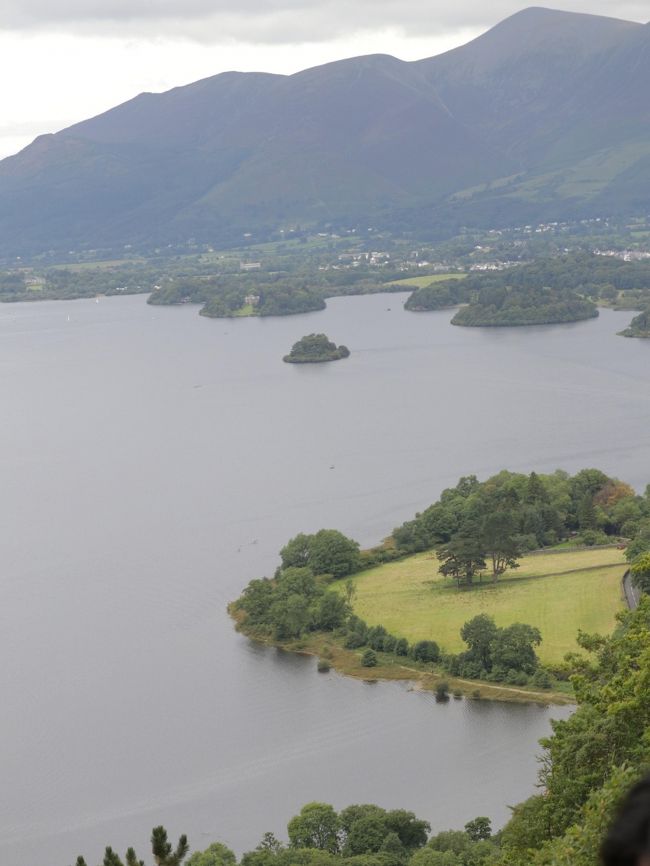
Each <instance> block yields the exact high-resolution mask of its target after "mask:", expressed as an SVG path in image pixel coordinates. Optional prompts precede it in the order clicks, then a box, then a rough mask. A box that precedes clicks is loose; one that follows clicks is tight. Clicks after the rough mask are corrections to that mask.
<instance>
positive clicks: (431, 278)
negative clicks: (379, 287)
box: [390, 274, 467, 289]
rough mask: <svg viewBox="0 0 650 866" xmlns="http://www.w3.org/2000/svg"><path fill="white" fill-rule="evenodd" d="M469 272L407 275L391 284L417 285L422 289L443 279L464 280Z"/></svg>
mask: <svg viewBox="0 0 650 866" xmlns="http://www.w3.org/2000/svg"><path fill="white" fill-rule="evenodd" d="M466 276H467V274H429V275H428V276H427V277H407V278H406V279H404V280H394V281H393V282H392V283H391V284H390V285H391V286H415V287H416V288H417V289H422V288H424V286H430V285H431V284H432V283H441V282H442V281H443V280H464V279H465V277H466Z"/></svg>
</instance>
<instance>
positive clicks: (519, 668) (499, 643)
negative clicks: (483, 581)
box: [446, 614, 541, 685]
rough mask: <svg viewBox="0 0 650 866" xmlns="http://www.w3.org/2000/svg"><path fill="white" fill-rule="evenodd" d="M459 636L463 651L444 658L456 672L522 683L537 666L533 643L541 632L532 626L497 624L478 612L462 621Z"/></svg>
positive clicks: (526, 680) (460, 674)
mask: <svg viewBox="0 0 650 866" xmlns="http://www.w3.org/2000/svg"><path fill="white" fill-rule="evenodd" d="M460 636H461V637H462V639H463V640H464V641H465V643H466V644H467V646H468V649H467V651H466V652H464V653H461V654H460V655H458V656H450V657H448V658H447V659H446V665H447V668H448V670H449V672H450V673H452V674H454V675H456V676H462V677H467V678H470V679H478V678H486V679H489V680H493V681H495V682H506V683H509V684H511V685H525V684H526V683H527V682H528V677H529V676H531V675H532V674H534V673H535V671H536V670H537V668H538V665H539V661H538V658H537V655H536V654H535V647H536V646H538V645H539V644H540V643H541V635H540V633H539V630H538V629H536V628H534V627H533V626H530V625H524V624H523V623H514V624H513V625H510V626H506V627H505V628H497V626H496V624H495V622H494V620H493V619H492V617H490V616H488V615H487V614H479V615H478V616H475V617H474V618H473V619H471V620H468V622H466V623H465V624H464V625H463V627H462V629H461V631H460Z"/></svg>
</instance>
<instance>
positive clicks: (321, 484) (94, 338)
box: [0, 295, 650, 866]
mask: <svg viewBox="0 0 650 866" xmlns="http://www.w3.org/2000/svg"><path fill="white" fill-rule="evenodd" d="M403 300H404V296H396V295H393V296H374V297H363V298H348V299H337V300H333V301H330V302H329V304H328V309H327V310H326V311H325V312H322V313H314V314H309V315H305V316H296V317H291V318H281V319H271V320H264V321H262V320H240V321H219V320H208V319H203V318H200V317H199V316H198V315H197V310H196V308H193V307H183V308H178V309H166V308H155V307H150V306H147V305H146V303H145V298H144V297H132V298H119V299H110V300H109V299H107V300H102V301H101V302H100V303H99V304H97V303H95V302H94V301H76V302H65V303H64V302H59V303H49V302H47V303H42V304H34V305H24V304H23V305H15V306H2V307H0V373H1V375H0V388H1V405H2V409H3V423H2V425H1V427H0V465H1V476H0V477H1V481H2V506H3V542H2V551H3V556H2V569H1V574H0V592H1V596H0V658H1V659H2V663H1V664H0V694H2V712H1V714H0V772H1V778H2V786H1V789H0V862H1V863H2V864H3V866H4V864H6V866H34V864H35V863H36V862H40V861H41V860H42V855H43V852H44V851H47V852H48V863H51V864H52V866H55V864H56V863H59V864H60V866H68V864H70V863H72V862H73V861H74V858H75V857H76V855H77V854H78V853H84V854H85V855H86V856H87V857H88V862H89V863H94V862H96V861H98V860H99V859H100V857H101V852H102V851H103V846H104V845H105V844H106V843H111V844H113V845H114V846H116V847H117V848H118V849H119V850H123V849H124V848H126V846H127V845H128V844H136V845H138V846H139V848H140V849H141V856H144V852H146V851H147V849H148V846H147V840H148V835H149V831H150V828H151V827H152V826H153V825H154V824H158V823H164V824H165V825H166V826H167V827H168V829H169V830H170V832H171V833H172V834H173V835H174V837H175V836H177V835H178V834H179V833H181V832H187V833H188V834H189V837H190V841H191V843H192V844H193V846H194V847H205V846H207V844H209V842H211V841H212V840H214V839H220V840H222V841H224V842H226V843H228V844H230V845H232V846H234V847H235V848H236V849H237V850H239V851H241V850H245V849H246V848H250V847H253V846H254V845H255V844H256V843H257V841H258V840H259V838H260V837H261V835H262V833H263V832H264V831H266V830H273V831H275V832H276V833H278V834H280V835H282V834H283V833H284V829H285V825H286V822H287V820H288V819H289V818H290V817H291V815H293V814H294V813H295V812H296V811H297V809H298V808H299V806H300V805H301V804H303V803H305V802H307V801H309V800H313V799H322V800H326V801H329V802H332V803H334V804H335V805H336V806H337V807H343V806H345V805H347V804H349V803H353V802H368V801H370V802H377V803H380V804H382V805H384V806H386V807H398V806H403V807H406V808H410V809H413V810H415V811H416V812H417V813H418V815H420V816H422V817H425V818H427V819H428V820H430V822H431V824H432V826H433V828H434V829H444V828H447V827H450V826H454V827H459V826H462V824H463V823H464V822H465V821H466V820H468V819H469V818H472V817H474V816H475V815H477V814H486V815H490V816H492V818H493V819H494V820H495V821H496V822H497V823H502V822H503V821H504V820H505V819H506V818H507V815H508V810H507V806H508V804H512V803H515V802H517V801H519V800H521V799H522V798H524V797H525V796H527V795H528V794H530V793H531V792H532V790H533V786H534V782H535V774H536V760H535V754H536V751H537V747H536V743H537V740H538V738H539V737H540V736H543V735H545V734H546V733H547V732H548V730H549V719H550V717H551V716H556V717H559V716H565V715H566V714H567V711H566V710H561V709H554V710H551V711H548V710H545V709H543V708H539V707H535V706H529V707H527V706H526V707H522V706H507V705H494V704H487V703H476V702H474V703H471V702H454V701H451V702H450V703H449V704H447V705H445V706H439V705H437V704H436V703H435V701H434V700H433V699H432V698H431V697H430V696H428V695H423V694H418V693H409V691H408V687H406V686H403V685H388V684H383V685H368V684H363V683H359V682H356V681H352V680H346V679H343V678H341V677H338V676H336V675H335V674H330V675H326V676H323V675H318V674H317V673H316V669H315V662H314V660H313V659H306V658H298V657H293V656H289V655H286V654H283V653H280V652H277V651H275V650H271V649H262V648H260V647H257V646H255V645H253V644H251V643H250V642H248V641H247V640H246V639H245V638H243V637H241V636H239V635H237V634H236V633H235V631H234V630H233V628H232V625H231V623H230V621H229V619H228V617H227V615H226V611H225V608H226V604H227V602H228V601H230V600H231V599H233V598H234V597H236V596H237V595H238V594H239V592H240V590H241V589H242V588H243V586H244V585H245V584H246V582H247V581H248V580H250V579H251V578H252V577H255V576H259V575H262V574H264V573H266V574H269V573H271V572H272V570H273V569H274V567H275V565H276V562H277V551H278V549H279V547H280V546H281V545H282V543H284V542H285V541H286V540H287V539H288V538H289V537H290V536H292V535H294V534H296V533H297V532H299V531H307V532H309V531H313V530H316V529H318V528H321V527H336V528H340V529H341V530H343V531H344V532H347V533H350V534H351V535H353V536H355V537H356V538H357V539H359V540H360V541H361V542H362V543H364V544H369V543H373V542H377V541H378V540H379V539H380V538H381V537H382V536H383V535H385V534H387V533H388V532H389V531H390V530H391V529H392V528H393V526H395V525H396V524H398V523H399V522H401V521H402V520H404V519H406V518H408V517H410V516H411V515H412V514H413V513H414V512H415V511H416V510H418V509H421V508H422V507H424V506H426V505H427V504H429V503H430V502H432V501H433V500H435V499H436V498H437V496H438V494H439V493H440V491H441V490H442V489H443V488H444V487H446V486H449V485H451V484H454V483H455V482H456V480H457V479H458V477H459V476H460V475H464V474H469V473H476V474H478V475H479V476H481V477H485V476H487V475H489V474H490V473H493V472H495V471H497V470H499V469H501V468H503V467H509V468H510V469H513V470H521V471H526V472H528V471H529V470H531V469H533V468H534V469H537V470H540V471H544V470H552V469H555V468H556V467H563V468H566V469H568V470H576V469H579V468H581V467H583V466H587V465H591V466H599V467H601V468H602V469H604V470H605V471H607V472H612V473H615V474H617V475H619V476H620V477H621V478H624V479H625V480H627V481H629V482H631V483H632V484H634V485H635V486H637V487H638V488H640V489H641V488H643V487H644V486H645V484H646V482H648V481H650V461H649V460H648V445H649V442H648V440H649V437H650V388H649V387H648V385H649V380H650V363H649V362H650V343H647V342H642V341H635V340H624V339H621V338H620V337H617V336H616V331H617V330H620V329H621V328H622V327H624V326H625V325H626V324H627V322H628V321H629V319H630V314H627V313H626V314H615V313H612V312H607V311H605V312H603V313H602V315H601V317H600V318H599V319H598V320H595V321H589V322H584V323H580V324H576V325H563V326H558V327H545V328H531V329H520V330H473V329H462V328H461V329H459V328H454V327H451V326H450V325H449V319H450V318H451V314H450V313H449V312H440V313H431V314H412V313H406V312H404V310H403V309H402V303H403ZM311 331H325V332H326V333H327V334H328V335H329V336H330V337H331V338H332V339H334V340H336V341H337V342H343V343H345V344H347V345H348V346H350V348H351V350H352V357H351V358H350V359H349V360H347V361H343V362H340V363H337V364H331V365H325V366H315V367H300V366H289V365H286V364H283V363H282V361H281V357H282V355H283V354H284V353H285V352H286V351H287V350H288V349H289V348H290V346H291V344H292V343H293V342H294V341H295V340H296V339H298V338H299V337H300V336H302V335H303V334H305V333H309V332H311ZM331 467H333V468H331Z"/></svg>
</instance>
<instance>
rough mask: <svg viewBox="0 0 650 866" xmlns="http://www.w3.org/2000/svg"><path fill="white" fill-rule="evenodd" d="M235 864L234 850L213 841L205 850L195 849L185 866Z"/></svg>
mask: <svg viewBox="0 0 650 866" xmlns="http://www.w3.org/2000/svg"><path fill="white" fill-rule="evenodd" d="M269 835H271V834H269ZM236 864H237V858H236V857H235V854H234V852H233V851H231V850H230V848H227V847H226V846H225V845H222V844H221V843H220V842H213V843H212V845H210V846H209V847H208V848H206V849H205V851H195V852H194V854H192V856H191V857H190V858H189V860H188V861H187V866H236Z"/></svg>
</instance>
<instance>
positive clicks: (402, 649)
mask: <svg viewBox="0 0 650 866" xmlns="http://www.w3.org/2000/svg"><path fill="white" fill-rule="evenodd" d="M408 654H409V642H408V641H407V640H406V638H405V637H401V638H399V639H398V640H397V642H396V643H395V655H397V656H407V655H408Z"/></svg>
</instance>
